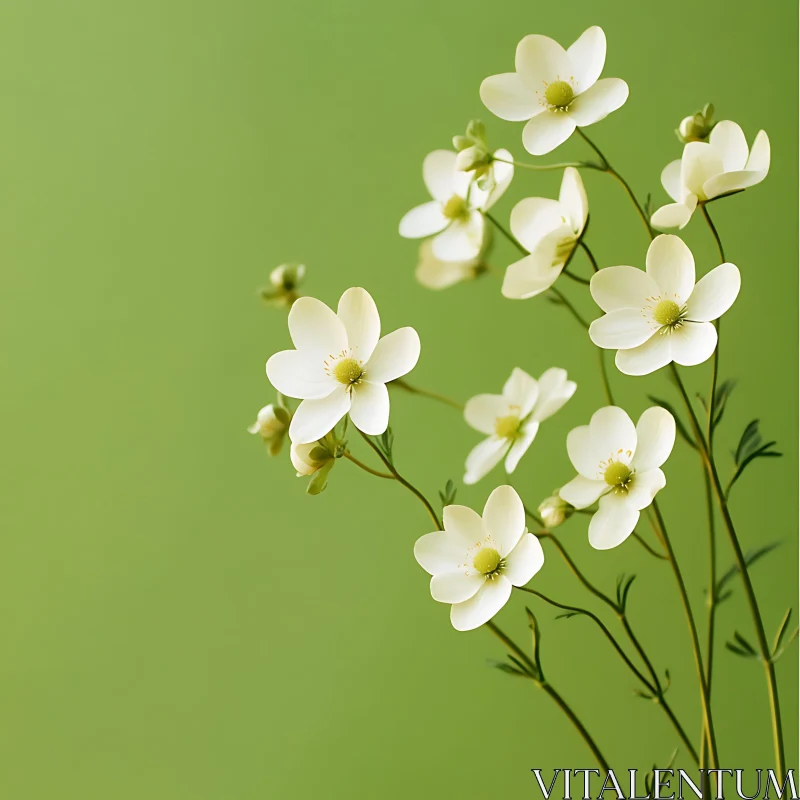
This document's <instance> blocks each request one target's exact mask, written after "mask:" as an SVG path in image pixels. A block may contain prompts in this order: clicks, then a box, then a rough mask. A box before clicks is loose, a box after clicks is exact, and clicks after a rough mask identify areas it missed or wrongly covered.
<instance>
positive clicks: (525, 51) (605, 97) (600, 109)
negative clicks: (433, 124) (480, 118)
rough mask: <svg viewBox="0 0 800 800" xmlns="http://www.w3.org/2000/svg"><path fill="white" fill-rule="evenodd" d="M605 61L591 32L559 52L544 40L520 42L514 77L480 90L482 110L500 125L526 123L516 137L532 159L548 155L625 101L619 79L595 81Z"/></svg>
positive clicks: (600, 39) (598, 32)
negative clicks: (485, 109) (533, 156)
mask: <svg viewBox="0 0 800 800" xmlns="http://www.w3.org/2000/svg"><path fill="white" fill-rule="evenodd" d="M605 61H606V35H605V33H603V29H602V28H598V27H597V26H594V27H591V28H588V29H587V30H585V31H584V32H583V33H582V34H581V36H580V37H579V38H578V40H577V41H576V42H575V43H574V44H572V45H570V47H569V49H567V50H564V48H563V47H562V46H561V45H560V44H559V43H558V42H555V41H553V40H552V39H550V38H549V37H548V36H539V35H533V36H526V37H525V38H524V39H523V40H522V41H521V42H520V43H519V44H518V45H517V54H516V59H515V66H516V72H506V73H504V74H502V75H493V76H492V77H491V78H486V80H485V81H484V82H483V83H482V84H481V100H483V104H484V105H485V106H486V107H487V108H488V109H489V111H491V112H492V113H493V114H496V115H497V116H498V117H500V119H506V120H509V121H511V122H523V121H525V120H529V122H528V124H527V125H526V126H525V129H524V130H523V132H522V143H523V145H525V149H526V150H527V151H528V152H529V153H532V154H533V155H535V156H541V155H544V154H545V153H549V152H550V151H551V150H554V149H555V148H556V147H558V145H560V144H561V143H562V142H565V141H566V140H567V139H569V137H570V136H571V135H572V133H573V131H574V130H575V128H576V127H581V128H582V127H585V126H587V125H592V124H594V123H595V122H599V121H600V120H601V119H603V118H604V117H606V116H607V115H608V114H610V113H611V112H612V111H616V110H617V109H618V108H619V107H620V106H622V105H623V104H624V103H625V101H626V100H627V99H628V84H627V83H625V81H623V80H620V79H619V78H603V79H602V80H598V78H599V77H600V73H601V72H602V71H603V65H604V64H605Z"/></svg>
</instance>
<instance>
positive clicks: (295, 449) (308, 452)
mask: <svg viewBox="0 0 800 800" xmlns="http://www.w3.org/2000/svg"><path fill="white" fill-rule="evenodd" d="M289 457H290V458H291V460H292V466H293V467H294V468H295V470H297V477H298V478H300V477H302V476H303V475H313V474H314V473H315V472H316V471H317V470H318V469H321V468H322V467H324V466H325V464H327V463H328V462H329V461H330V460H331V459H332V458H333V456H331V454H330V452H329V451H328V449H327V447H325V443H324V440H323V441H322V442H308V443H306V444H295V443H294V442H292V447H291V449H290V450H289Z"/></svg>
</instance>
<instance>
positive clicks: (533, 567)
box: [414, 486, 544, 631]
mask: <svg viewBox="0 0 800 800" xmlns="http://www.w3.org/2000/svg"><path fill="white" fill-rule="evenodd" d="M414 557H415V558H416V559H417V562H418V563H419V564H420V566H421V567H422V568H423V569H424V570H425V571H426V572H427V573H428V574H430V575H432V576H433V577H432V578H431V595H432V596H433V599H434V600H437V601H438V602H440V603H451V604H452V608H451V609H450V621H451V622H452V623H453V627H454V628H455V629H456V630H457V631H469V630H473V629H474V628H477V627H479V626H481V625H483V624H484V623H485V622H488V621H489V620H490V619H491V618H492V617H493V616H494V615H495V614H497V612H498V611H500V609H501V608H502V607H503V606H504V605H505V604H506V603H507V602H508V598H509V597H510V596H511V588H512V586H524V585H525V584H526V583H528V581H529V580H530V579H531V578H532V577H533V576H534V575H535V574H536V573H537V572H538V571H539V570H540V569H541V568H542V565H543V564H544V553H543V552H542V545H541V544H540V543H539V540H538V539H537V538H536V537H535V536H534V535H533V534H531V533H528V532H527V528H526V527H525V509H524V508H523V505H522V500H520V499H519V495H518V494H517V493H516V492H515V491H514V489H513V488H512V487H511V486H498V487H497V489H495V490H494V491H493V492H492V493H491V494H490V495H489V499H488V500H487V501H486V506H485V507H484V509H483V518H481V517H480V516H479V515H478V514H476V513H475V512H474V511H473V510H472V509H471V508H467V507H466V506H456V505H450V506H445V509H444V530H443V531H436V532H435V533H428V534H426V535H425V536H423V537H421V538H420V539H417V543H416V544H415V545H414Z"/></svg>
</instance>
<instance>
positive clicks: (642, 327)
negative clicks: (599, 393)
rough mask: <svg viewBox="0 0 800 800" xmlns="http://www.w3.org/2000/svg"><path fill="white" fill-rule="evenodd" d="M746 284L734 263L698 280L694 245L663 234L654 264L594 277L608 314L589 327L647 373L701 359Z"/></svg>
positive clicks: (630, 365) (624, 368) (654, 246)
mask: <svg viewBox="0 0 800 800" xmlns="http://www.w3.org/2000/svg"><path fill="white" fill-rule="evenodd" d="M740 286H741V276H740V274H739V270H738V268H737V267H736V266H734V265H733V264H729V263H727V262H726V263H724V264H720V265H719V266H718V267H715V268H714V269H712V270H711V272H709V273H708V274H707V275H705V276H703V277H702V278H701V279H700V280H699V281H698V282H697V284H695V267H694V257H693V256H692V252H691V250H689V248H688V247H687V246H686V244H684V242H683V240H682V239H680V238H678V237H677V236H671V235H668V234H662V235H661V236H656V238H655V239H654V240H653V242H652V243H651V245H650V247H649V249H648V251H647V260H646V271H643V270H640V269H637V268H635V267H606V268H605V269H601V270H600V271H599V272H596V273H595V274H594V275H593V276H592V281H591V284H590V286H589V289H590V291H591V293H592V297H593V298H594V301H595V303H597V305H599V306H600V308H602V309H603V311H605V312H606V315H605V316H604V317H601V318H600V319H597V320H595V321H594V322H593V323H592V324H591V325H590V326H589V336H590V337H591V340H592V341H593V342H594V343H595V344H596V345H597V346H598V347H602V348H605V349H607V350H616V351H617V356H616V364H617V367H618V369H619V371H620V372H623V373H625V374H626V375H647V374H649V373H651V372H655V371H656V370H657V369H660V368H661V367H664V366H666V365H667V364H669V363H670V362H672V361H674V362H675V363H676V364H681V365H682V366H685V367H690V366H694V365H695V364H701V363H702V362H703V361H706V360H707V359H708V358H710V357H711V354H712V353H713V352H714V348H715V347H716V346H717V329H716V328H715V327H714V325H712V320H715V319H717V318H719V317H721V316H722V315H723V314H724V313H725V312H726V311H727V310H728V309H729V308H730V307H731V306H732V305H733V302H734V300H736V296H737V295H738V294H739V287H740Z"/></svg>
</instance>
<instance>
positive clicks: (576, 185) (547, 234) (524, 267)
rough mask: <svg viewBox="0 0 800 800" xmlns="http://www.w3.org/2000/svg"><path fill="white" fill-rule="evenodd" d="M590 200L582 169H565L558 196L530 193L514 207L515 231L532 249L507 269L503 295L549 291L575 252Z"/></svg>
mask: <svg viewBox="0 0 800 800" xmlns="http://www.w3.org/2000/svg"><path fill="white" fill-rule="evenodd" d="M588 216H589V203H588V201H587V200H586V190H585V189H584V187H583V181H582V180H581V176H580V173H579V172H578V170H577V169H575V168H574V167H567V168H566V169H565V170H564V177H563V178H562V179H561V191H560V192H559V195H558V200H550V199H549V198H545V197H528V198H527V199H525V200H521V201H520V202H519V203H517V205H515V206H514V208H513V210H512V211H511V231H512V233H513V234H514V236H515V237H516V238H517V241H518V242H519V243H520V244H521V245H522V246H523V247H524V248H525V249H526V250H527V251H528V252H529V253H530V255H529V256H525V258H523V259H521V260H520V261H517V262H515V263H514V264H512V265H511V266H510V267H508V269H507V270H506V274H505V278H504V279H503V290H502V291H503V295H504V296H505V297H510V298H512V299H514V300H520V299H524V298H526V297H533V296H534V295H537V294H541V293H542V292H544V291H547V289H549V288H550V287H551V286H552V285H553V284H554V283H555V282H556V279H557V278H558V276H559V275H560V274H561V271H562V270H563V269H564V267H565V266H566V264H567V262H568V261H569V260H570V258H571V257H572V254H573V253H574V252H575V248H576V247H577V246H578V241H579V240H580V238H581V235H582V234H583V229H584V228H585V227H586V220H587V218H588Z"/></svg>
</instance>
